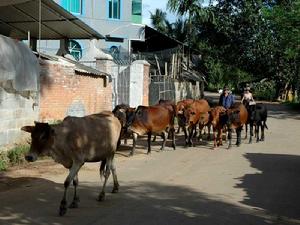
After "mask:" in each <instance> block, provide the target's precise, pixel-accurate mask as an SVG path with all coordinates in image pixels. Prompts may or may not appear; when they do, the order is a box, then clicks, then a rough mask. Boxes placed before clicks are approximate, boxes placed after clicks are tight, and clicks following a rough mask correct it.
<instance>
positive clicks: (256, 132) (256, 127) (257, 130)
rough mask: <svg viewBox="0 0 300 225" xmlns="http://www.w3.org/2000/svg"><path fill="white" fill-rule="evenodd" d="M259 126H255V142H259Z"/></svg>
mask: <svg viewBox="0 0 300 225" xmlns="http://www.w3.org/2000/svg"><path fill="white" fill-rule="evenodd" d="M259 126H260V125H259V124H256V126H255V134H256V142H259Z"/></svg>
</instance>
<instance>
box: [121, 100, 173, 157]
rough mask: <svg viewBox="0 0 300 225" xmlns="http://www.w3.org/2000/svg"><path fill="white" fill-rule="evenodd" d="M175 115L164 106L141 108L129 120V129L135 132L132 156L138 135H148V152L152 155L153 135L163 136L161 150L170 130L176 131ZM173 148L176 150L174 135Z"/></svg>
mask: <svg viewBox="0 0 300 225" xmlns="http://www.w3.org/2000/svg"><path fill="white" fill-rule="evenodd" d="M174 118H175V113H174V112H173V111H172V110H170V109H168V108H167V107H165V106H162V105H155V106H139V107H138V108H137V109H136V111H135V113H134V114H133V115H132V116H131V118H129V120H128V124H127V126H128V129H129V130H131V131H132V132H133V148H132V151H131V153H130V155H133V154H134V151H135V146H136V140H137V136H138V135H144V134H147V135H148V152H147V154H150V153H151V135H152V134H158V135H162V138H163V142H162V146H161V150H163V149H164V147H165V144H166V134H167V131H168V130H174ZM172 147H173V148H174V150H175V148H176V145H175V135H174V134H173V135H172Z"/></svg>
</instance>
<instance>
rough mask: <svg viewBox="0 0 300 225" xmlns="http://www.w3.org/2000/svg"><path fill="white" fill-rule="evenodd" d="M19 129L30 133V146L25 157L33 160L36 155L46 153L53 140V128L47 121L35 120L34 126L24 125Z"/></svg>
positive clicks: (29, 160) (30, 160) (35, 158)
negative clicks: (39, 121)
mask: <svg viewBox="0 0 300 225" xmlns="http://www.w3.org/2000/svg"><path fill="white" fill-rule="evenodd" d="M21 130H23V131H26V132H29V133H31V146H30V150H29V152H28V154H27V155H26V156H25V159H26V160H27V161H28V162H34V161H36V160H37V158H38V156H43V155H47V153H48V150H49V149H50V148H51V146H52V144H53V142H54V135H55V134H54V130H53V129H52V128H51V126H50V125H49V124H48V123H38V122H35V126H24V127H22V128H21Z"/></svg>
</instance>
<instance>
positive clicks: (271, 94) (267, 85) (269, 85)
mask: <svg viewBox="0 0 300 225" xmlns="http://www.w3.org/2000/svg"><path fill="white" fill-rule="evenodd" d="M253 96H254V98H255V99H257V100H267V101H273V100H275V99H276V84H275V82H274V81H265V82H262V83H255V84H253Z"/></svg>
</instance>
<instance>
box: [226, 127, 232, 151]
mask: <svg viewBox="0 0 300 225" xmlns="http://www.w3.org/2000/svg"><path fill="white" fill-rule="evenodd" d="M227 132H228V142H229V143H228V149H230V148H231V139H232V129H228V130H227Z"/></svg>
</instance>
